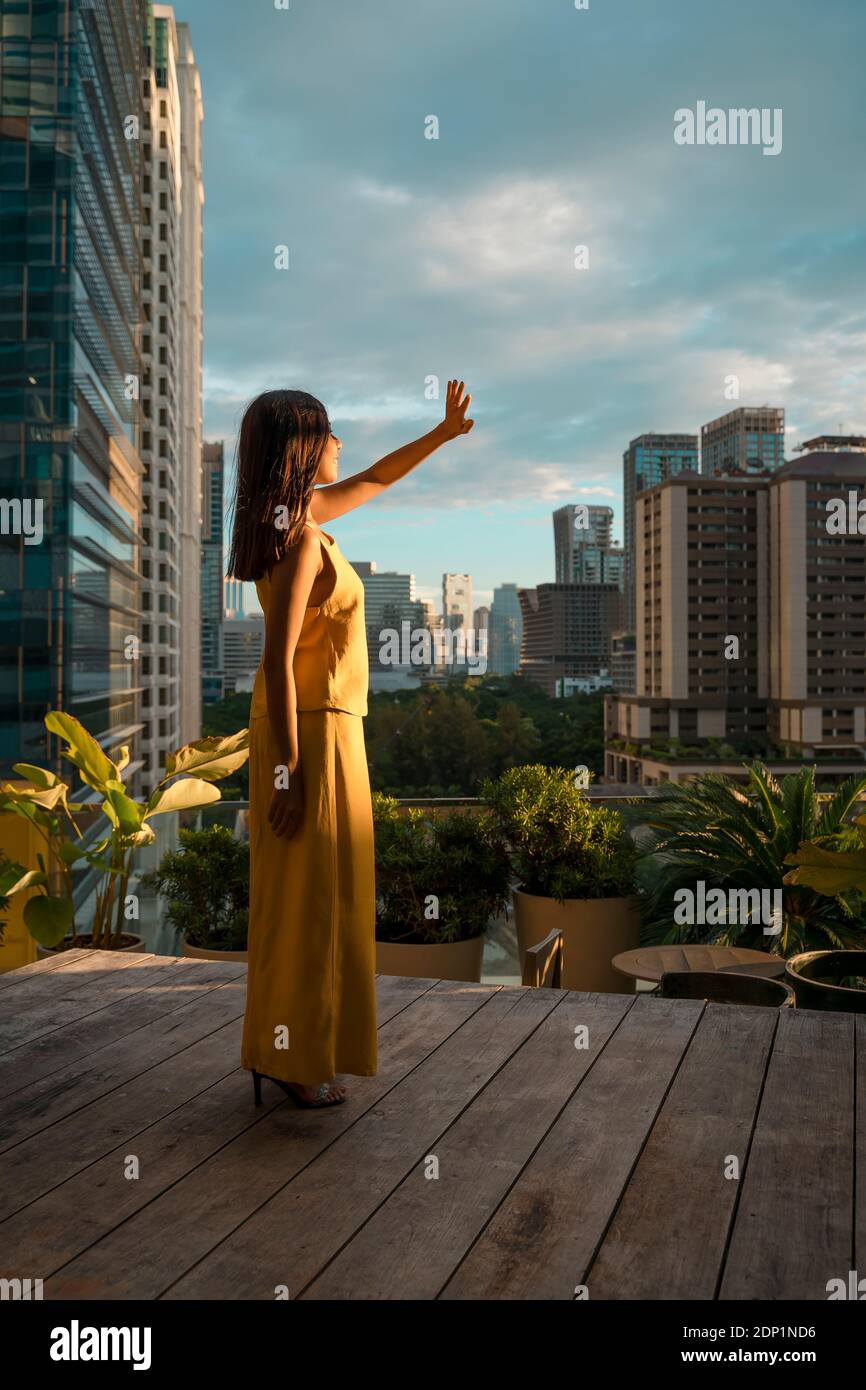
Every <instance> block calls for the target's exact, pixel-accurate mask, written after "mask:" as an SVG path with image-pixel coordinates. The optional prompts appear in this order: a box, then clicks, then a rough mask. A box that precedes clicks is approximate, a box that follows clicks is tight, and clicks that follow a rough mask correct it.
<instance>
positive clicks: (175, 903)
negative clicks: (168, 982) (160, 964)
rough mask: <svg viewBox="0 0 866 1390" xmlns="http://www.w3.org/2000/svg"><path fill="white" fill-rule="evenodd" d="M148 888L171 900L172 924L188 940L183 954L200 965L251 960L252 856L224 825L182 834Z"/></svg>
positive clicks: (168, 911) (168, 915) (145, 880)
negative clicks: (249, 930) (248, 928)
mask: <svg viewBox="0 0 866 1390" xmlns="http://www.w3.org/2000/svg"><path fill="white" fill-rule="evenodd" d="M178 839H179V842H180V847H179V848H178V849H176V850H169V852H168V853H167V854H164V855H163V857H162V859H161V860H160V863H159V867H158V868H157V869H155V870H154V871H153V872H152V873H149V874H145V876H144V878H143V879H142V883H143V884H145V885H146V886H147V887H148V888H155V889H156V890H157V891H158V892H159V893H162V894H163V895H164V897H165V898H166V899H167V900H168V901H167V906H166V912H165V916H166V920H167V921H168V922H170V923H171V924H172V926H173V927H175V928H176V929H177V931H178V932H179V933H180V934H181V935H182V937H183V948H182V954H183V955H185V956H194V957H196V958H197V959H199V960H246V959H247V926H248V923H249V909H250V850H249V845H248V844H242V843H241V842H240V841H238V840H236V839H235V837H234V835H233V834H232V833H231V831H230V830H228V829H227V828H226V826H224V825H213V826H211V827H210V829H208V830H181V831H180V834H179V836H178Z"/></svg>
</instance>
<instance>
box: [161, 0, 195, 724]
mask: <svg viewBox="0 0 866 1390" xmlns="http://www.w3.org/2000/svg"><path fill="white" fill-rule="evenodd" d="M156 12H157V14H160V7H159V6H157V7H156ZM170 13H171V11H170V10H168V11H167V14H170ZM177 42H178V60H177V86H178V96H179V98H180V165H181V177H180V237H179V240H178V260H179V268H180V275H179V290H180V304H179V318H180V324H179V327H180V342H181V351H180V381H179V383H178V395H179V398H180V405H181V414H180V419H179V431H178V462H179V477H180V502H179V506H178V520H179V523H180V632H181V639H182V640H181V644H180V700H181V709H180V737H181V741H182V742H183V743H188V742H190V741H191V740H192V739H195V738H199V737H200V735H201V713H202V711H201V704H202V700H201V691H202V674H201V638H200V637H199V640H198V641H196V630H197V629H198V631H199V633H201V575H202V561H201V532H202V508H201V502H202V488H201V473H202V438H201V429H202V421H201V362H202V251H203V247H202V204H203V202H204V184H203V182H202V162H201V127H202V121H203V119H204V108H203V106H202V99H201V79H200V77H199V71H198V68H197V67H196V64H195V57H194V55H193V51H192V40H191V38H190V32H189V25H188V24H181V23H179V24H178V25H177Z"/></svg>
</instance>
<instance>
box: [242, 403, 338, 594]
mask: <svg viewBox="0 0 866 1390" xmlns="http://www.w3.org/2000/svg"><path fill="white" fill-rule="evenodd" d="M330 433H331V424H330V421H329V420H328V412H327V411H326V410H325V407H324V406H323V405H322V402H321V401H317V400H316V398H315V396H310V395H308V394H307V392H306V391H265V392H263V393H262V395H261V396H256V399H255V400H254V401H251V402H250V404H249V405H248V406H247V408H246V410H245V411H244V418H243V420H242V421H241V430H240V435H239V437H238V449H237V458H236V468H235V486H234V497H233V500H232V508H233V510H234V522H233V525H232V540H231V548H230V550H229V564H228V571H227V572H228V575H229V577H230V578H231V579H261V578H262V576H263V575H265V574H267V573H269V571H270V570H271V569H273V567H274V565H275V564H276V563H277V561H278V560H281V559H282V557H283V556H284V555H285V553H286V551H287V550H289V549H290V547H291V546H293V545H294V544H295V542H296V541H297V539H298V537H299V535H300V534H301V530H302V528H303V525H304V522H305V520H306V516H307V508H308V507H309V505H310V498H311V497H312V495H313V488H314V486H315V482H316V474H317V473H318V471H319V463H320V462H321V458H322V451H323V449H324V447H325V445H326V443H327V442H328V438H329V437H330Z"/></svg>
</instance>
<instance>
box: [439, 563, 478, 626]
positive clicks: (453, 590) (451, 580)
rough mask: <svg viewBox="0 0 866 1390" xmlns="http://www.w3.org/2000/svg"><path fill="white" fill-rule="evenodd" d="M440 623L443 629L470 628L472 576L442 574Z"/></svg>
mask: <svg viewBox="0 0 866 1390" xmlns="http://www.w3.org/2000/svg"><path fill="white" fill-rule="evenodd" d="M442 621H443V624H444V625H445V627H450V628H458V627H465V628H469V627H471V626H472V576H471V575H470V574H443V576H442Z"/></svg>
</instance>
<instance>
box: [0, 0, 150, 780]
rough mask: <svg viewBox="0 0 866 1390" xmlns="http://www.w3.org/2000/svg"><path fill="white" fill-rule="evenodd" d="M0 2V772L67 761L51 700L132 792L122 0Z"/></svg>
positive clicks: (136, 59) (134, 463)
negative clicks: (51, 729)
mask: <svg viewBox="0 0 866 1390" xmlns="http://www.w3.org/2000/svg"><path fill="white" fill-rule="evenodd" d="M3 16H4V18H3V20H2V21H0V25H2V29H3V41H4V51H3V93H2V102H3V105H2V115H3V119H2V122H0V201H2V204H3V209H4V213H5V217H4V223H3V229H2V235H0V276H2V283H3V310H2V324H3V327H2V336H3V354H2V374H0V496H2V498H3V500H4V504H5V506H6V508H7V520H6V524H5V525H4V527H3V534H2V535H0V622H2V628H3V639H2V645H0V775H5V776H7V777H9V776H11V775H12V764H13V763H15V762H19V761H26V762H31V763H39V764H47V765H50V766H53V767H55V768H56V770H57V771H58V772H62V773H63V774H64V775H66V776H68V775H69V765H68V764H66V763H63V762H62V761H61V760H60V758H59V754H58V751H57V744H56V740H50V741H49V737H48V735H47V733H46V731H45V728H44V725H43V722H42V721H43V719H44V717H45V714H46V713H47V711H48V710H49V709H56V708H62V709H64V710H66V711H67V712H68V713H69V714H72V715H74V716H75V717H76V718H77V719H80V720H81V722H82V723H83V724H84V725H85V726H86V727H87V729H88V730H89V731H90V732H91V733H92V734H93V735H94V737H95V738H97V739H98V740H99V742H100V744H101V745H102V746H103V747H104V748H105V750H106V752H107V753H109V754H110V755H111V756H112V757H113V756H115V755H116V754H117V753H118V751H119V749H120V747H121V745H123V744H126V745H128V746H129V749H130V762H129V764H128V766H127V770H126V773H125V776H126V779H127V782H128V783H129V785H130V786H131V787H132V788H133V789H134V790H137V789H138V773H139V770H140V766H141V737H140V735H141V717H140V700H141V688H142V685H143V684H144V681H143V680H142V670H141V662H140V660H138V659H137V656H138V653H137V652H136V650H135V640H136V639H138V638H139V637H140V632H141V627H140V610H141V601H140V583H139V575H140V571H139V545H138V537H139V532H140V520H141V518H140V512H141V469H142V465H141V459H140V445H141V414H140V398H139V397H140V392H139V385H140V381H141V373H142V367H141V356H140V333H141V328H140V324H141V300H140V282H141V241H140V235H139V227H140V222H141V214H140V192H141V153H142V150H141V141H140V140H139V139H137V138H135V137H136V134H137V133H138V132H137V131H136V129H135V122H136V121H138V123H139V128H140V121H141V81H142V44H141V29H140V21H141V7H140V4H138V3H136V0H114V3H113V4H112V5H111V7H110V11H109V7H108V5H107V4H105V3H99V4H89V5H88V4H83V3H79V4H76V5H69V6H55V5H51V6H44V5H15V6H12V5H5V6H4V7H3ZM93 74H98V89H97V90H95V89H94V85H93V84H94V77H93ZM97 97H99V101H97ZM127 117H130V118H132V120H131V121H130V122H128V123H127V124H126V125H125V124H124V123H125V121H126V118H127ZM127 136H128V137H129V138H127ZM37 503H38V504H40V505H41V507H42V515H41V528H36V527H34V526H33V524H32V523H33V521H34V520H35V518H36V516H37V515H38V510H37V509H35V508H36V504H37ZM28 517H29V520H28ZM40 531H41V534H40ZM130 639H132V640H130Z"/></svg>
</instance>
